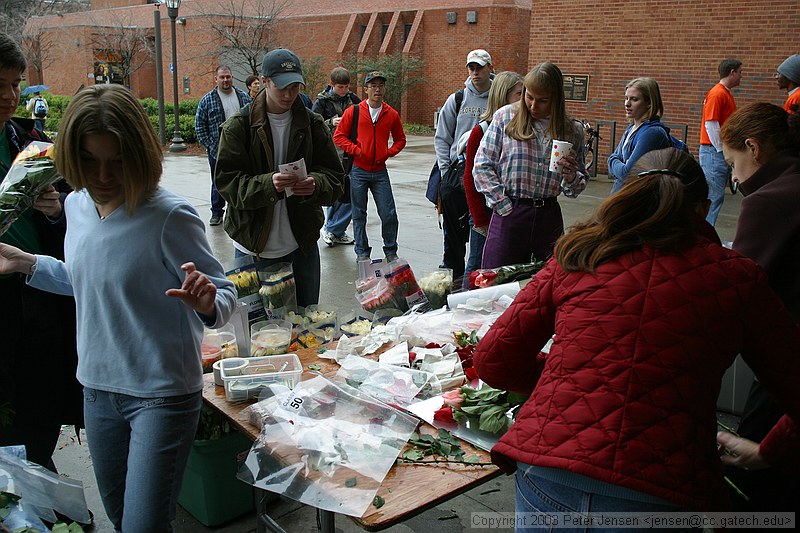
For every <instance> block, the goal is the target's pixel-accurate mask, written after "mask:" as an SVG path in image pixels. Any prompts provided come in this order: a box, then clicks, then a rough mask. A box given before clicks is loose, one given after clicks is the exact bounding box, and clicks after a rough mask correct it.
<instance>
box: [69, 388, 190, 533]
mask: <svg viewBox="0 0 800 533" xmlns="http://www.w3.org/2000/svg"><path fill="white" fill-rule="evenodd" d="M202 403H203V397H202V393H201V392H200V391H198V392H196V393H193V394H187V395H184V396H166V397H159V398H138V397H134V396H128V395H125V394H116V393H111V392H105V391H100V390H95V389H90V388H88V387H84V389H83V409H84V416H85V421H86V437H87V441H88V442H89V453H90V454H91V456H92V465H93V466H94V475H95V478H96V479H97V487H98V489H99V491H100V496H101V497H102V499H103V506H104V507H105V509H106V514H108V518H109V520H111V523H112V524H114V528H115V529H116V530H118V531H126V532H127V531H130V532H134V531H153V532H156V531H158V532H161V531H165V532H170V531H172V521H173V520H174V519H175V505H176V504H177V502H178V494H179V493H180V490H181V483H182V482H183V470H184V468H185V467H186V461H187V459H188V458H189V452H190V451H191V449H192V442H193V441H194V435H195V432H196V431H197V423H198V421H199V420H200V407H201V405H202Z"/></svg>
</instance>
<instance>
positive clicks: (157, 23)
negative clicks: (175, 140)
mask: <svg viewBox="0 0 800 533" xmlns="http://www.w3.org/2000/svg"><path fill="white" fill-rule="evenodd" d="M160 5H161V4H156V8H155V9H154V10H153V36H154V37H155V45H156V50H155V52H156V94H157V95H158V140H159V141H160V142H161V146H164V145H165V144H167V127H166V118H165V117H164V66H163V64H162V63H163V59H162V58H163V55H162V53H161V11H160V10H159V9H158V7H159V6H160Z"/></svg>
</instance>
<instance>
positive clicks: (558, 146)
mask: <svg viewBox="0 0 800 533" xmlns="http://www.w3.org/2000/svg"><path fill="white" fill-rule="evenodd" d="M571 152H572V143H571V142H567V141H557V140H555V139H553V149H552V150H551V152H550V172H556V173H560V172H559V170H558V167H557V166H556V164H557V163H558V162H559V161H561V159H562V158H563V157H564V156H567V155H570V153H571Z"/></svg>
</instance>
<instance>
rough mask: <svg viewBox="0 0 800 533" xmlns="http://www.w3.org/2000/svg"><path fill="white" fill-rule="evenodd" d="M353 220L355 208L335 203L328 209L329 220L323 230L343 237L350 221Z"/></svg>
mask: <svg viewBox="0 0 800 533" xmlns="http://www.w3.org/2000/svg"><path fill="white" fill-rule="evenodd" d="M352 218H353V208H352V207H351V206H350V204H343V203H342V202H335V203H334V204H333V205H332V206H330V207H329V208H328V220H327V222H325V227H324V228H323V229H324V230H325V231H327V232H328V233H331V234H333V235H335V236H336V237H341V236H342V235H344V232H345V231H347V226H349V225H350V220H352Z"/></svg>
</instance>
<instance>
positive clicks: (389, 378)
mask: <svg viewBox="0 0 800 533" xmlns="http://www.w3.org/2000/svg"><path fill="white" fill-rule="evenodd" d="M341 365H342V366H341V368H339V371H338V372H336V376H335V377H334V381H335V382H337V383H341V382H345V383H347V384H348V385H350V386H351V387H354V388H357V389H358V390H360V391H361V392H364V393H366V394H369V395H370V396H372V397H374V398H377V399H378V400H380V401H382V402H384V403H387V404H389V405H392V406H396V407H407V406H409V405H411V404H412V403H413V402H414V400H415V399H416V398H417V397H418V396H420V394H421V393H422V395H423V396H426V397H430V396H436V395H438V394H441V393H442V387H441V385H440V384H439V380H438V378H437V377H436V375H434V374H431V373H430V372H423V371H420V370H414V369H413V368H404V367H401V366H396V365H391V364H384V363H380V362H376V361H373V360H371V359H365V358H363V357H358V356H356V355H351V356H349V357H347V358H346V359H345V360H344V361H341Z"/></svg>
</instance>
